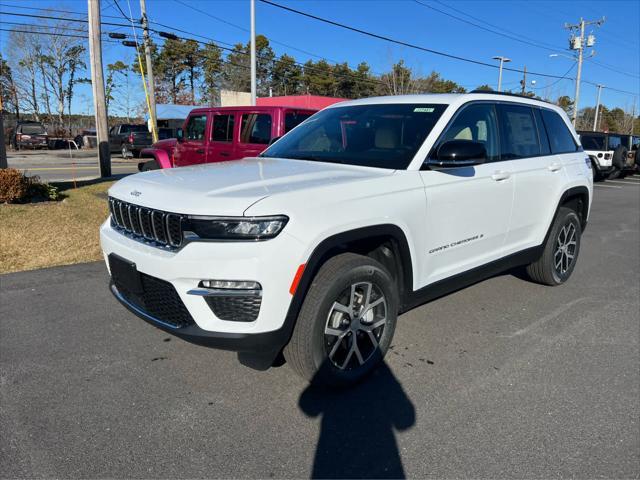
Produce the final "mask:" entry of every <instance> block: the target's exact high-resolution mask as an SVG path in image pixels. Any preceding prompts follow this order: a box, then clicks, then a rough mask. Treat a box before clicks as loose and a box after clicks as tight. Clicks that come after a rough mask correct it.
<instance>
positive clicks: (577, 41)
mask: <svg viewBox="0 0 640 480" xmlns="http://www.w3.org/2000/svg"><path fill="white" fill-rule="evenodd" d="M603 23H604V17H602V18H601V19H600V20H589V21H586V20H584V19H583V18H580V23H578V24H576V25H569V24H565V26H564V28H566V29H567V30H571V31H574V30H575V31H577V32H578V33H579V36H575V34H574V35H573V36H572V37H571V39H570V40H569V46H570V48H571V50H578V73H577V75H576V93H575V96H574V100H573V112H572V115H571V117H572V118H571V121H572V123H573V126H574V127H575V126H576V123H577V121H578V103H579V102H580V79H581V77H582V61H583V60H584V48H585V46H586V47H593V45H594V44H595V43H596V39H595V37H594V36H593V35H589V36H588V37H587V39H586V44H585V38H584V29H585V27H586V26H587V25H593V24H596V25H598V26H600V25H602V24H603ZM592 54H593V53H592Z"/></svg>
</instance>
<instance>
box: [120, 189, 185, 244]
mask: <svg viewBox="0 0 640 480" xmlns="http://www.w3.org/2000/svg"><path fill="white" fill-rule="evenodd" d="M109 211H110V212H111V226H112V227H113V228H115V229H116V230H118V231H120V232H121V233H123V234H126V235H128V236H130V237H133V238H135V239H136V240H140V241H143V242H148V243H151V244H152V245H155V246H158V247H166V248H172V249H175V248H180V247H181V246H182V243H183V241H184V235H183V231H182V228H183V224H184V220H185V216H184V215H180V214H177V213H169V212H163V211H162V210H153V209H151V208H145V207H139V206H138V205H133V204H131V203H127V202H123V201H122V200H118V199H117V198H113V197H109Z"/></svg>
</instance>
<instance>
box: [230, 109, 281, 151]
mask: <svg viewBox="0 0 640 480" xmlns="http://www.w3.org/2000/svg"><path fill="white" fill-rule="evenodd" d="M274 127H275V124H274V121H273V115H272V114H271V112H247V113H242V115H241V116H240V138H239V142H238V155H237V156H238V158H244V157H256V156H258V155H259V154H261V153H262V152H263V151H264V150H265V149H266V148H267V147H268V146H269V142H270V141H271V139H272V138H273V137H274V136H275V133H274V132H273V130H274Z"/></svg>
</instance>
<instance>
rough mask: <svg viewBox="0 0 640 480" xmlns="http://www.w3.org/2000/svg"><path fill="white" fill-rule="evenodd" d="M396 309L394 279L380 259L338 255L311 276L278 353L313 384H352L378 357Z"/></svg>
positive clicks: (389, 336)
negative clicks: (286, 341) (288, 336)
mask: <svg viewBox="0 0 640 480" xmlns="http://www.w3.org/2000/svg"><path fill="white" fill-rule="evenodd" d="M397 311H398V301H397V292H396V288H395V284H394V282H393V279H392V277H391V275H390V274H389V273H388V272H387V270H386V269H385V268H384V267H383V266H382V265H381V264H380V263H378V262H377V261H375V260H373V259H371V258H369V257H365V256H362V255H356V254H352V253H345V254H341V255H338V256H336V257H333V258H331V259H330V260H328V261H327V262H326V263H325V264H324V265H323V266H322V268H321V269H320V271H319V272H318V274H317V275H316V277H315V279H314V280H313V283H312V285H311V287H310V288H309V291H308V292H307V296H306V298H305V300H304V303H303V305H302V309H301V310H300V314H299V315H298V321H297V323H296V326H295V329H294V331H293V335H292V338H291V341H290V342H289V344H288V345H287V346H286V347H285V350H284V356H285V358H286V360H287V362H288V363H289V364H290V366H291V367H292V368H293V370H295V371H296V373H298V374H299V375H300V376H302V377H303V378H305V379H307V380H308V381H310V382H311V383H313V384H316V385H321V386H333V387H340V386H348V385H351V384H354V383H356V382H358V381H360V380H361V379H362V378H364V377H365V376H366V375H368V374H369V373H370V372H371V371H372V370H374V369H375V368H376V367H377V366H378V365H379V364H380V363H381V362H382V359H383V358H384V355H385V354H386V352H387V350H388V348H389V345H390V344H391V340H392V338H393V333H394V331H395V326H396V320H397Z"/></svg>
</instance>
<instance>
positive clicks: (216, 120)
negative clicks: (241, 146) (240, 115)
mask: <svg viewBox="0 0 640 480" xmlns="http://www.w3.org/2000/svg"><path fill="white" fill-rule="evenodd" d="M235 121H236V116H235V115H234V114H231V115H214V116H213V130H212V132H211V140H213V141H214V142H233V127H234V125H235Z"/></svg>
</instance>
